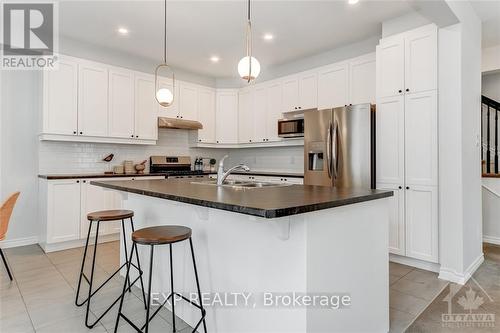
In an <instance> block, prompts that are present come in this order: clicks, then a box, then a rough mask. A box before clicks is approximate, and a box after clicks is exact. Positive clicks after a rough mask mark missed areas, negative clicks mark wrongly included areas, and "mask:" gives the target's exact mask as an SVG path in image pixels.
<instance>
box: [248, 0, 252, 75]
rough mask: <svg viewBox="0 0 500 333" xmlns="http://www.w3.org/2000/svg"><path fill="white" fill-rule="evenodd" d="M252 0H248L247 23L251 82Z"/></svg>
mask: <svg viewBox="0 0 500 333" xmlns="http://www.w3.org/2000/svg"><path fill="white" fill-rule="evenodd" d="M250 9H251V7H250V0H248V16H247V20H248V24H247V57H248V78H247V82H248V83H250V81H251V77H252V21H251V18H250V17H251V16H250Z"/></svg>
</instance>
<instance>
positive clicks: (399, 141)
mask: <svg viewBox="0 0 500 333" xmlns="http://www.w3.org/2000/svg"><path fill="white" fill-rule="evenodd" d="M375 116H376V121H375V123H376V131H375V132H376V136H377V138H376V143H377V149H376V154H377V158H376V164H377V167H376V172H377V175H376V179H377V182H378V183H384V184H399V185H403V184H404V175H405V164H404V163H405V142H404V135H405V134H404V133H405V118H404V96H393V97H386V98H380V99H379V100H378V102H377V111H376V112H375Z"/></svg>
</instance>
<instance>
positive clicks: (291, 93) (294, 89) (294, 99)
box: [282, 76, 299, 112]
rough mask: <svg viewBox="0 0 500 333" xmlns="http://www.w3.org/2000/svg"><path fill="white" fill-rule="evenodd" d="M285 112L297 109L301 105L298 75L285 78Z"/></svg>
mask: <svg viewBox="0 0 500 333" xmlns="http://www.w3.org/2000/svg"><path fill="white" fill-rule="evenodd" d="M282 105H283V112H288V111H296V110H297V109H298V106H299V80H298V79H297V77H296V76H292V77H287V78H285V79H284V80H283V104H282Z"/></svg>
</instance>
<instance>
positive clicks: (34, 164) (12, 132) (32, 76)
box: [0, 71, 40, 242]
mask: <svg viewBox="0 0 500 333" xmlns="http://www.w3.org/2000/svg"><path fill="white" fill-rule="evenodd" d="M39 79H40V75H39V73H38V72H36V71H2V75H1V80H2V85H1V87H2V90H1V93H0V101H1V113H2V121H1V130H0V145H1V150H0V153H1V155H2V157H1V167H0V170H1V174H0V177H1V179H0V201H3V200H5V199H6V198H7V197H8V196H9V195H10V194H11V193H13V192H16V191H20V192H21V195H20V197H19V199H18V202H17V204H16V207H15V209H14V213H13V215H12V219H11V223H10V225H9V231H8V233H7V240H11V239H17V240H18V241H20V242H23V241H26V242H32V241H33V237H36V236H37V235H38V222H39V219H38V214H37V210H38V192H37V191H38V190H37V189H38V185H37V184H38V179H37V171H38V139H37V132H38V114H39V112H40V103H39V100H38V96H39V87H40V86H39V84H38V83H39Z"/></svg>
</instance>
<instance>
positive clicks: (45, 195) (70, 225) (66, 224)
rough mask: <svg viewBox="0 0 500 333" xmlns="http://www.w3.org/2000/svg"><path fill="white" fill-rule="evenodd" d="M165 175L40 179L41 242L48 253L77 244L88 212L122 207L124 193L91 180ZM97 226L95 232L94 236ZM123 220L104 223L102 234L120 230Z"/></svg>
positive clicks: (85, 229)
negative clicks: (108, 188)
mask: <svg viewBox="0 0 500 333" xmlns="http://www.w3.org/2000/svg"><path fill="white" fill-rule="evenodd" d="M151 179H165V177H163V176H145V177H138V178H134V177H119V178H113V179H109V178H103V179H99V178H92V179H63V180H45V179H41V180H40V186H39V196H40V205H39V209H40V219H41V222H42V230H41V236H40V245H41V246H42V247H43V248H44V250H45V251H46V252H51V251H56V250H60V249H65V248H71V247H78V246H81V245H82V243H81V242H82V240H83V239H86V238H87V234H88V227H89V222H88V220H87V214H88V213H90V212H93V211H98V210H108V209H120V208H122V198H121V195H120V194H119V193H118V192H116V191H109V190H106V189H104V188H102V187H99V186H94V185H92V184H90V182H91V181H100V180H102V181H113V180H136V181H141V180H151ZM95 230H96V228H95V226H94V227H93V228H92V234H91V235H95ZM120 230H121V222H120V221H116V222H115V221H113V222H106V223H101V225H100V227H99V236H104V235H111V234H116V233H119V232H120Z"/></svg>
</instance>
